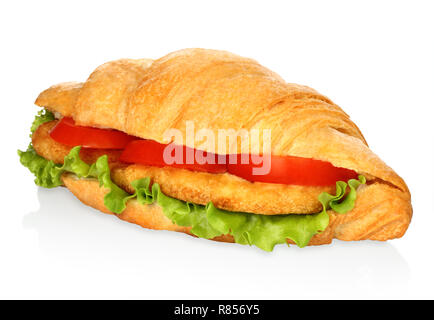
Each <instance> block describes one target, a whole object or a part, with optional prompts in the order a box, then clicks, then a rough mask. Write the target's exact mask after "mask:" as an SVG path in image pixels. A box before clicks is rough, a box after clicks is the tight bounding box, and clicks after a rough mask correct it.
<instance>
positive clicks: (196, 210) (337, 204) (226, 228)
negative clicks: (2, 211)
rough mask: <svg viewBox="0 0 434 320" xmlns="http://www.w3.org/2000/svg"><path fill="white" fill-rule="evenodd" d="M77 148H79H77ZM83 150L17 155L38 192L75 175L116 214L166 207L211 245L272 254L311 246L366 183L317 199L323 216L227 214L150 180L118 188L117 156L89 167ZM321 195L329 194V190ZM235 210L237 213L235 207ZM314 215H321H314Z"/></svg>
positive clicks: (43, 118)
mask: <svg viewBox="0 0 434 320" xmlns="http://www.w3.org/2000/svg"><path fill="white" fill-rule="evenodd" d="M53 120H55V117H54V115H53V114H52V113H51V112H49V111H45V112H40V113H39V114H38V116H37V117H36V118H35V121H34V122H33V124H32V127H31V131H32V134H33V133H34V132H35V131H36V130H37V129H38V128H39V127H40V126H41V125H42V124H44V123H46V122H50V121H53ZM90 129H92V128H90ZM123 139H124V140H123ZM131 140H132V139H130V140H129V138H128V137H127V138H126V140H125V137H124V136H119V137H118V142H119V143H129V142H131ZM75 143H77V142H74V143H72V144H75ZM81 149H82V147H81V145H80V144H79V145H77V146H75V147H72V148H68V150H69V152H68V154H66V155H65V156H64V158H63V159H58V160H57V161H53V159H50V158H46V157H43V156H42V155H40V154H39V152H36V151H35V148H34V147H33V146H32V145H30V146H29V148H28V149H27V151H24V152H23V151H19V152H18V153H19V155H20V161H21V163H22V164H23V165H24V166H26V167H27V168H29V170H30V171H31V172H32V173H34V174H35V176H36V179H35V183H36V184H37V185H39V186H42V187H46V188H53V187H57V186H60V185H62V181H61V175H62V174H63V173H73V174H75V175H76V176H77V177H78V178H79V179H83V178H87V179H88V178H91V179H98V181H99V183H100V186H102V187H104V188H106V189H107V190H108V193H107V194H106V196H105V197H104V204H105V206H106V207H107V208H108V209H109V210H110V211H112V212H114V213H118V214H119V213H121V212H122V211H123V210H124V209H125V208H126V205H127V202H128V201H129V200H132V199H136V200H137V201H138V202H139V203H141V204H143V205H150V204H154V203H156V204H158V205H159V206H161V208H162V210H163V212H164V214H165V215H166V216H167V217H168V218H169V219H170V220H172V221H173V223H175V224H177V225H179V226H189V227H191V232H192V233H193V234H194V235H196V236H198V237H202V238H207V239H212V238H214V237H217V236H220V235H225V234H230V235H232V236H233V237H234V240H235V242H237V243H240V244H249V245H256V246H257V247H259V248H261V249H263V250H267V251H271V250H272V249H273V248H274V246H275V245H276V244H279V243H285V242H287V239H291V240H292V241H294V242H295V243H296V244H297V245H298V246H299V247H304V246H306V245H307V244H308V243H309V241H310V239H311V238H312V237H313V236H314V235H315V234H317V233H320V232H322V231H324V230H325V229H326V228H327V226H328V224H329V214H328V213H327V210H329V209H331V210H333V211H335V212H337V213H346V212H348V211H350V210H351V209H352V208H353V207H354V204H355V200H356V196H357V193H356V190H357V188H358V186H359V185H360V184H363V183H365V182H366V179H365V178H364V177H363V176H358V179H353V178H350V179H348V180H345V181H335V183H336V188H335V189H334V191H335V192H334V193H335V194H331V193H330V192H321V193H319V194H318V195H317V207H318V210H316V211H306V212H305V213H304V214H302V213H301V212H297V214H295V213H294V212H290V213H287V214H281V213H278V214H276V213H275V212H274V213H272V214H270V213H269V212H268V213H265V214H260V213H256V212H253V213H252V212H244V211H243V210H225V209H226V207H225V206H224V205H220V204H219V203H218V202H216V203H213V202H212V201H210V202H207V203H201V201H195V202H193V203H192V202H191V201H188V199H185V200H187V201H184V200H183V199H182V197H178V196H176V197H172V196H170V195H168V194H167V192H163V191H164V186H163V185H161V186H160V184H159V183H158V182H156V181H155V179H153V177H150V176H142V177H138V179H135V180H133V181H128V184H129V185H126V184H127V183H125V182H124V183H120V184H119V185H118V184H117V183H115V182H114V181H113V180H112V176H113V173H114V176H116V168H113V166H111V164H110V158H109V157H110V155H112V154H113V152H110V153H109V152H107V153H109V154H104V150H99V156H98V157H97V158H96V159H93V161H86V160H88V159H82V153H80V151H81ZM83 149H84V148H83ZM115 154H116V152H115ZM121 158H122V157H121ZM84 160H85V161H84ZM126 162H128V161H126ZM145 165H146V164H145ZM344 170H346V169H344ZM344 173H347V174H349V173H348V172H344ZM209 174H213V173H212V172H211V173H209ZM151 178H152V179H151ZM241 178H242V177H241ZM241 178H240V179H241ZM276 186H277V185H276ZM322 189H323V190H324V189H325V190H329V191H330V189H326V188H322ZM202 202H203V201H202ZM246 207H248V206H246ZM230 209H233V208H232V207H230ZM270 210H271V209H270ZM308 210H315V209H312V208H310V209H308ZM249 211H252V210H249ZM312 212H316V213H313V214H312Z"/></svg>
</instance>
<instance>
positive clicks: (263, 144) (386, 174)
mask: <svg viewBox="0 0 434 320" xmlns="http://www.w3.org/2000/svg"><path fill="white" fill-rule="evenodd" d="M35 103H36V105H38V106H40V107H43V109H42V110H41V111H40V112H39V113H38V115H37V116H36V118H35V121H34V122H33V124H32V127H31V132H32V134H31V137H32V143H31V144H30V146H29V147H28V149H27V150H26V151H18V153H19V156H20V162H21V163H22V164H23V165H24V166H26V167H27V168H28V169H29V170H30V171H31V172H32V173H33V174H34V175H35V176H36V180H35V182H36V184H37V185H39V186H42V187H46V188H53V187H57V186H65V187H67V188H68V189H69V190H70V191H71V192H72V193H73V194H74V195H75V196H76V197H77V198H78V199H79V200H80V201H81V202H83V203H84V204H86V205H89V206H91V207H93V208H96V209H98V210H100V211H102V212H104V213H109V214H114V215H116V216H117V217H119V218H120V219H122V220H125V221H128V222H132V223H135V224H138V225H140V226H142V227H145V228H149V229H155V230H171V231H178V232H184V233H187V234H190V235H193V236H196V237H201V238H206V239H211V240H217V241H225V242H237V243H240V244H249V245H255V246H257V247H259V248H261V249H263V250H267V251H271V250H273V248H274V246H275V245H276V244H279V243H287V244H296V245H298V246H299V247H304V246H306V245H320V244H328V243H330V242H331V241H332V239H333V238H336V239H340V240H365V239H370V240H381V241H384V240H388V239H393V238H398V237H401V236H403V235H404V233H405V231H406V230H407V228H408V225H409V223H410V220H411V217H412V207H411V199H410V192H409V190H408V188H407V185H406V184H405V182H404V181H403V179H401V178H400V177H399V176H398V175H397V174H396V173H395V172H394V171H393V170H392V169H391V168H390V167H388V166H387V165H386V164H385V163H384V162H383V161H382V160H381V159H380V158H379V157H378V156H377V155H376V154H374V153H373V152H372V151H371V150H370V149H369V147H368V145H367V143H366V141H365V139H364V137H363V135H362V133H361V132H360V130H359V129H358V128H357V126H356V125H355V124H354V123H353V122H352V121H351V120H350V118H349V116H348V115H347V114H346V113H345V112H344V111H343V110H342V109H341V108H340V107H338V106H337V105H335V104H334V103H333V102H332V101H331V100H329V99H328V98H327V97H325V96H323V95H321V94H319V93H318V92H316V91H315V90H313V89H311V88H309V87H306V86H302V85H297V84H291V83H286V82H285V81H284V80H283V79H282V78H281V77H280V76H279V75H277V74H276V73H274V72H272V71H270V70H268V69H266V68H264V67H263V66H261V65H260V64H258V63H257V62H256V61H254V60H251V59H247V58H243V57H240V56H237V55H234V54H231V53H229V52H224V51H215V50H205V49H186V50H180V51H177V52H174V53H170V54H168V55H166V56H165V57H163V58H161V59H158V60H155V61H153V60H149V59H137V60H136V59H121V60H117V61H112V62H108V63H105V64H103V65H101V66H100V67H98V68H97V69H96V70H95V71H94V72H93V73H92V74H91V75H90V76H89V78H88V79H87V81H86V82H83V83H81V82H78V83H77V82H67V83H61V84H58V85H55V86H52V87H50V88H48V89H47V90H45V91H43V92H42V93H41V94H40V95H39V96H38V98H37V99H36V102H35Z"/></svg>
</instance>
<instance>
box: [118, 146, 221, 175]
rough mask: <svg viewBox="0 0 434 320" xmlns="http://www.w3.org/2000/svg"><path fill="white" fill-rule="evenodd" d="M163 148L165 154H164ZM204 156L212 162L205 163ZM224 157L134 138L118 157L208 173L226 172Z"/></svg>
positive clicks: (156, 165)
mask: <svg viewBox="0 0 434 320" xmlns="http://www.w3.org/2000/svg"><path fill="white" fill-rule="evenodd" d="M166 147H167V149H166ZM165 150H166V155H165V154H164V152H165ZM177 155H178V156H179V158H178V159H176V156H177ZM165 157H166V161H165ZM204 158H208V159H214V160H213V161H214V163H206V162H205V161H204V160H205V159H204ZM187 159H189V160H191V161H189V162H191V163H187ZM219 159H220V164H219ZM225 159H226V157H225V156H217V155H216V154H214V153H207V152H205V151H200V150H196V149H192V148H188V147H186V146H177V145H173V144H171V145H166V144H161V143H158V142H156V141H153V140H135V141H132V142H130V143H129V144H128V145H127V146H126V147H125V149H124V151H123V152H122V154H121V157H120V160H121V161H123V162H127V163H138V164H143V165H146V166H155V167H165V166H170V167H176V168H183V169H188V170H192V171H202V172H210V173H224V172H226V164H225Z"/></svg>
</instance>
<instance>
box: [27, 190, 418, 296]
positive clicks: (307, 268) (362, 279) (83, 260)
mask: <svg viewBox="0 0 434 320" xmlns="http://www.w3.org/2000/svg"><path fill="white" fill-rule="evenodd" d="M38 199H39V202H40V209H39V210H38V211H36V212H31V213H29V214H27V215H26V216H25V217H24V220H23V224H24V226H25V227H26V228H28V229H33V230H36V231H37V233H38V236H39V246H40V250H41V252H42V253H44V254H46V255H47V256H48V257H50V258H51V259H53V260H54V261H55V262H56V263H58V264H59V266H60V267H61V268H64V270H65V273H69V274H70V276H71V277H75V279H77V281H78V282H80V281H82V280H83V279H86V284H85V287H86V290H85V291H84V292H83V295H84V296H82V297H87V296H89V297H107V298H115V297H127V298H128V297H129V298H227V299H229V298H286V299H291V298H315V297H325V296H328V297H329V298H346V297H347V298H354V297H356V298H357V297H372V298H375V297H383V296H386V295H388V296H390V295H393V294H394V292H395V290H399V291H400V292H402V290H405V289H406V287H407V285H408V281H409V277H410V270H409V267H408V265H407V263H406V261H405V260H404V259H403V257H402V256H401V255H400V254H399V253H398V252H397V250H396V249H395V248H394V247H393V245H392V244H390V243H380V242H371V241H363V242H340V241H335V242H334V243H333V244H332V245H328V246H319V247H308V248H304V249H299V248H297V247H295V246H291V247H290V248H288V247H286V246H284V245H281V246H277V247H276V248H275V250H274V251H273V252H272V253H267V252H263V251H261V250H259V249H257V248H254V247H252V248H249V247H246V246H241V245H234V244H226V243H218V242H213V241H208V240H203V239H195V238H193V237H190V236H187V235H184V234H178V233H174V232H165V231H152V230H146V229H143V228H141V227H138V226H135V225H132V224H129V223H126V222H123V221H121V220H118V219H116V218H115V217H113V216H111V215H104V214H101V213H99V212H98V211H96V210H94V209H92V208H89V207H87V206H84V205H83V204H81V203H80V202H79V201H78V200H76V199H75V198H74V197H73V196H72V195H71V194H70V193H69V192H68V191H67V190H66V189H63V188H56V189H53V190H46V189H38ZM71 285H73V284H71ZM77 285H78V284H77ZM81 285H83V284H81ZM113 287H116V288H119V287H121V288H123V289H124V290H123V291H122V290H119V289H116V290H112V291H110V290H111V288H113ZM282 287H283V288H285V290H283V291H284V292H286V295H285V296H282V295H281V293H279V295H277V292H282V290H281V288H282ZM229 288H230V289H229ZM234 288H236V289H234ZM66 289H67V288H65V290H66ZM277 289H278V290H277Z"/></svg>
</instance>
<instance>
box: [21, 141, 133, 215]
mask: <svg viewBox="0 0 434 320" xmlns="http://www.w3.org/2000/svg"><path fill="white" fill-rule="evenodd" d="M80 149H81V147H80V146H77V147H74V148H72V149H71V151H70V152H69V154H68V155H67V156H66V157H65V159H64V163H63V165H59V164H55V163H54V162H53V161H49V160H47V159H45V158H43V157H41V156H39V155H38V154H37V153H36V152H35V150H34V149H33V148H32V147H30V148H29V149H27V151H20V150H18V155H19V156H20V162H21V164H22V165H24V166H25V167H27V168H28V169H29V170H30V172H32V173H33V174H34V175H35V177H36V179H35V183H36V184H37V185H38V186H41V187H44V188H54V187H57V186H60V185H62V181H61V179H60V177H61V175H62V173H64V172H70V173H74V174H75V175H76V176H77V177H79V178H96V179H98V181H99V184H100V186H101V187H104V188H107V189H109V192H108V193H107V194H106V195H105V197H104V204H105V205H106V207H107V208H108V209H109V210H110V211H112V212H114V213H118V214H119V213H121V212H122V211H124V209H125V207H126V202H127V201H128V199H129V198H131V197H132V196H133V195H130V194H129V193H127V192H126V191H124V190H123V189H121V188H119V187H118V186H117V185H116V184H115V183H113V181H112V180H111V178H110V167H109V165H108V160H107V156H106V155H103V156H101V157H99V158H98V159H97V161H96V162H95V163H93V164H92V165H88V164H87V163H85V162H84V161H83V160H81V159H80Z"/></svg>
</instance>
